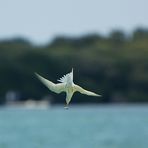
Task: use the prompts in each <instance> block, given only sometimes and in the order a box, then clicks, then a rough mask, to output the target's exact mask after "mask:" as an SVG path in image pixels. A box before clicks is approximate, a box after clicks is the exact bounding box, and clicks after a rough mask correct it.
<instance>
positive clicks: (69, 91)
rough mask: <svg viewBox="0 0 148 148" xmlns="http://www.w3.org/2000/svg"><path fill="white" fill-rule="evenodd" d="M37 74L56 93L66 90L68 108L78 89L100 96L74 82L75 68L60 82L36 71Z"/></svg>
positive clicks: (87, 93) (84, 92)
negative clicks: (50, 79)
mask: <svg viewBox="0 0 148 148" xmlns="http://www.w3.org/2000/svg"><path fill="white" fill-rule="evenodd" d="M36 75H37V77H38V78H39V80H40V81H41V82H42V83H43V84H44V85H46V87H48V88H49V89H50V90H51V91H53V92H55V93H61V92H66V108H67V107H68V104H69V103H70V101H71V98H72V96H73V94H74V93H75V92H76V91H78V92H80V93H82V94H85V95H89V96H100V95H98V94H96V93H94V92H91V91H87V90H85V89H83V88H82V87H80V86H78V85H76V84H74V82H73V69H72V72H70V73H68V74H66V75H64V76H63V77H62V78H60V79H59V80H58V81H59V82H60V83H57V84H55V83H53V82H51V81H49V80H47V79H45V78H43V77H42V76H40V75H39V74H37V73H36Z"/></svg>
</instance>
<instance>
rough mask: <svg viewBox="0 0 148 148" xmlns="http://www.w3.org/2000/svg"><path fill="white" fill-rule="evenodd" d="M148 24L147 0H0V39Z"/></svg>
mask: <svg viewBox="0 0 148 148" xmlns="http://www.w3.org/2000/svg"><path fill="white" fill-rule="evenodd" d="M137 27H145V28H147V27H148V0H0V39H1V40H2V39H7V38H8V39H10V38H13V37H24V38H27V39H29V40H31V41H32V42H34V43H36V44H44V43H47V42H49V41H51V40H52V39H53V38H55V37H56V36H58V35H66V36H82V35H85V34H89V33H98V34H103V35H107V34H109V33H110V32H111V31H112V30H119V29H120V30H123V31H126V32H131V31H133V30H134V29H136V28H137Z"/></svg>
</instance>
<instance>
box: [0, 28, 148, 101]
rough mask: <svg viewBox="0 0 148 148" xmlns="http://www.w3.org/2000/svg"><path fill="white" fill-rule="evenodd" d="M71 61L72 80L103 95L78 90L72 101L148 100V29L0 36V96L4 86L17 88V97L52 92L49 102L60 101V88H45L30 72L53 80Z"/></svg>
mask: <svg viewBox="0 0 148 148" xmlns="http://www.w3.org/2000/svg"><path fill="white" fill-rule="evenodd" d="M72 67H73V68H74V82H75V83H77V84H79V85H81V86H82V87H85V88H86V89H88V90H92V91H94V92H96V93H99V94H101V95H102V97H101V98H99V99H98V98H90V97H87V96H83V95H80V94H79V93H76V94H75V95H74V98H73V100H72V101H73V102H74V103H81V102H94V103H99V102H147V101H148V30H147V29H143V28H138V29H136V30H135V31H134V32H133V33H132V34H130V35H127V33H124V32H123V31H121V30H116V31H113V32H111V33H110V34H109V35H108V36H102V35H99V34H88V35H85V36H81V37H75V38H74V37H68V36H59V37H56V38H55V39H54V40H53V41H52V42H50V43H49V44H46V45H44V46H36V45H34V44H32V43H31V42H30V41H28V40H27V39H23V38H15V39H11V40H1V41H0V102H1V103H4V102H5V101H6V97H5V96H6V94H7V92H9V91H15V92H19V94H20V97H19V99H20V100H27V99H30V98H32V99H36V100H40V99H43V98H44V97H45V96H50V97H51V98H52V102H53V103H62V102H64V99H65V96H64V94H60V95H56V94H54V93H52V92H49V90H48V89H47V88H46V87H45V86H43V85H42V84H41V83H40V82H39V81H38V79H37V78H36V77H35V75H34V72H37V73H39V74H40V75H42V76H43V77H45V78H47V79H50V80H51V81H53V82H56V80H57V79H58V78H60V77H61V76H62V75H64V74H66V73H68V72H70V71H71V69H72Z"/></svg>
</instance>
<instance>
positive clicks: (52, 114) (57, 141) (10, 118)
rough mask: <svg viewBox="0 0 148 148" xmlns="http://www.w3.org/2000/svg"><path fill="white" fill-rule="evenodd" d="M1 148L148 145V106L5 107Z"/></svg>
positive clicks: (1, 111)
mask: <svg viewBox="0 0 148 148" xmlns="http://www.w3.org/2000/svg"><path fill="white" fill-rule="evenodd" d="M0 148H148V106H147V105H141V106H140V105H139V106H138V105H98V106H91V105H89V106H71V107H70V109H69V110H65V109H64V108H63V107H62V106H57V107H52V108H49V109H46V110H37V109H36V110H26V109H17V108H4V107H3V108H0Z"/></svg>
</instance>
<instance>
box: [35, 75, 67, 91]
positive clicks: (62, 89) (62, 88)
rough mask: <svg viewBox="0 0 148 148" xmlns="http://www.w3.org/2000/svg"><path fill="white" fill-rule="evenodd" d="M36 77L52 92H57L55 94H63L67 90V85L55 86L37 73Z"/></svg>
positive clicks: (59, 84)
mask: <svg viewBox="0 0 148 148" xmlns="http://www.w3.org/2000/svg"><path fill="white" fill-rule="evenodd" d="M35 74H36V76H37V77H38V79H39V80H40V81H41V82H42V83H43V84H44V85H45V86H46V87H48V88H49V89H50V90H51V91H53V92H55V93H61V92H63V91H64V90H65V84H64V83H58V84H55V83H53V82H51V81H49V80H47V79H45V78H43V77H42V76H40V75H39V74H37V73H35Z"/></svg>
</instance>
